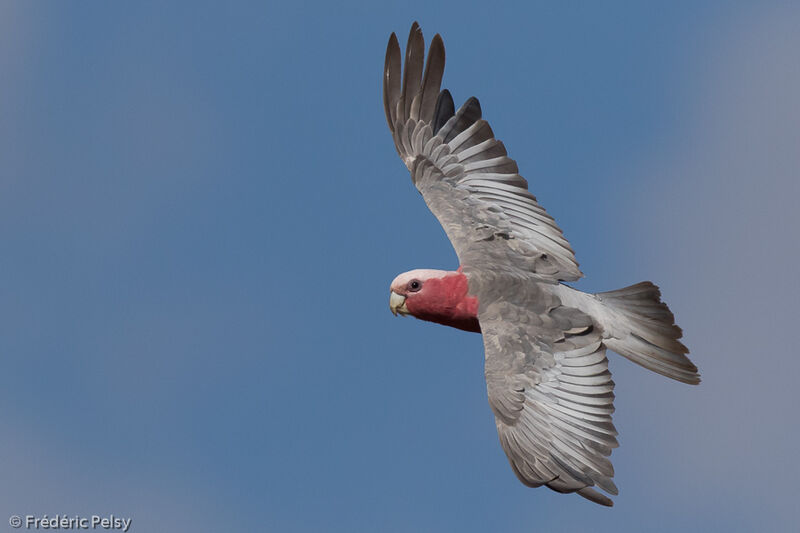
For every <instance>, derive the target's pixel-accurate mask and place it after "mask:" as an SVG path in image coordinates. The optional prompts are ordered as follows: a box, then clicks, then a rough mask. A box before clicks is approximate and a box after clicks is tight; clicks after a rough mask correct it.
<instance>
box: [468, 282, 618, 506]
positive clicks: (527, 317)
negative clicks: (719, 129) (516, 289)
mask: <svg viewBox="0 0 800 533" xmlns="http://www.w3.org/2000/svg"><path fill="white" fill-rule="evenodd" d="M529 287H530V285H529ZM530 293H531V291H528V296H531V294H530ZM534 296H536V297H537V301H538V302H539V305H538V306H537V305H534V306H533V307H534V308H533V309H532V308H531V307H532V306H531V305H530V304H529V303H526V304H525V305H518V304H516V303H513V302H511V301H508V299H507V298H508V295H503V297H502V298H498V299H495V300H489V299H488V296H487V295H485V294H484V295H482V296H481V297H482V298H483V299H486V300H487V301H486V302H484V300H483V299H482V300H481V311H480V312H479V320H480V324H481V331H482V332H483V339H484V347H485V350H486V387H487V391H488V395H489V404H490V405H491V407H492V410H493V411H494V415H495V421H496V424H497V433H498V435H499V437H500V443H501V445H502V447H503V450H504V451H505V452H506V455H507V456H508V460H509V463H510V464H511V468H512V469H513V471H514V473H515V474H516V475H517V477H518V478H519V479H520V481H522V482H523V483H524V484H526V485H528V486H531V487H538V486H541V485H546V486H547V487H549V488H551V489H553V490H555V491H558V492H564V493H568V492H577V493H578V494H580V495H581V496H583V497H585V498H588V499H590V500H592V501H594V502H597V503H600V504H602V505H608V506H611V505H613V502H612V501H611V500H610V499H609V498H608V497H606V496H605V495H603V494H601V493H600V492H598V491H596V490H594V488H593V487H598V488H600V489H602V490H603V491H605V492H607V493H609V494H612V495H616V494H617V487H616V486H615V485H614V482H613V481H612V479H611V478H612V477H613V476H614V468H613V466H612V465H611V461H610V460H609V459H608V456H609V455H610V454H611V450H612V449H613V448H616V447H617V439H616V434H617V432H616V430H615V428H614V425H613V423H612V421H611V414H612V413H613V411H614V406H613V401H614V392H613V389H614V382H613V381H612V380H611V373H610V372H609V371H608V360H607V359H606V355H605V351H606V350H605V346H603V343H602V337H601V334H602V332H601V331H600V330H599V328H598V327H596V326H595V325H594V324H593V323H592V320H591V318H590V317H589V316H588V315H586V314H584V313H582V312H581V311H579V310H577V309H574V308H568V307H563V306H560V305H559V304H558V301H557V300H554V299H552V298H550V299H548V297H547V295H546V294H544V295H543V294H537V295H534ZM517 301H520V300H519V299H517Z"/></svg>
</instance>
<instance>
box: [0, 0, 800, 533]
mask: <svg viewBox="0 0 800 533" xmlns="http://www.w3.org/2000/svg"><path fill="white" fill-rule="evenodd" d="M230 4H233V5H230ZM491 4H492V5H491V6H489V3H486V2H482V3H480V4H471V3H469V2H464V1H459V2H450V3H448V5H437V6H431V5H430V2H404V3H402V4H401V3H396V4H395V5H394V6H392V7H385V6H384V7H381V6H378V5H376V4H375V3H374V2H324V3H323V2H320V3H313V4H302V3H295V4H293V6H291V7H290V6H289V5H288V4H287V3H281V4H280V5H278V4H270V3H269V2H267V3H264V2H252V3H228V4H226V5H225V6H224V7H222V6H220V5H214V4H211V3H203V2H192V3H185V4H171V5H166V4H164V3H163V2H152V3H148V2H137V3H135V4H133V3H118V2H112V3H108V2H93V3H92V2H81V3H77V2H71V3H68V2H57V3H53V2H48V3H34V2H2V3H0V73H2V75H0V249H1V250H2V253H1V254H0V302H2V304H1V305H0V406H1V407H0V410H1V412H2V423H3V430H2V432H0V480H1V481H0V531H5V530H9V531H11V529H10V528H9V527H8V526H7V525H5V524H6V520H7V517H8V516H10V515H11V514H20V515H25V514H35V515H39V516H40V515H43V514H48V515H50V516H52V515H55V514H57V513H60V514H68V515H75V514H82V515H84V516H85V515H91V514H108V513H114V514H116V515H117V516H123V517H132V518H133V526H132V531H134V532H142V533H143V532H151V531H170V532H181V531H187V532H189V531H191V532H196V531H281V532H315V531H348V532H349V531H388V532H411V531H414V532H417V531H422V532H424V531H459V532H472V531H474V532H482V531H489V530H492V531H514V532H536V531H547V532H549V533H555V532H562V531H563V532H573V531H579V530H582V531H614V532H640V531H645V530H646V531H663V532H669V531H676V530H682V531H756V530H759V531H790V530H793V528H794V527H796V524H797V520H798V513H797V502H796V496H797V494H798V486H797V479H798V478H799V477H800V467H798V462H797V449H798V441H799V440H800V429H799V428H800V416H798V413H797V403H798V400H797V396H798V395H797V392H796V383H797V378H798V375H800V354H798V351H797V347H796V338H797V327H798V326H797V318H798V315H799V314H798V304H797V302H798V301H800V289H799V287H800V283H798V281H797V274H796V272H797V268H798V267H797V265H798V260H800V251H799V249H800V247H799V246H798V230H800V214H798V208H797V198H798V197H799V196H800V194H799V193H800V187H798V179H797V178H798V172H799V171H800V155H799V154H800V62H798V50H800V33H798V31H797V28H798V27H800V8H798V7H797V4H796V3H794V5H791V3H789V2H786V3H769V6H767V5H766V4H767V3H761V2H760V3H756V2H724V3H723V2H712V3H702V2H671V3H669V7H667V6H665V5H664V3H658V4H656V3H648V2H617V3H603V5H602V6H600V5H599V4H597V3H592V2H586V3H583V4H582V5H571V6H566V5H561V3H559V5H556V3H555V2H549V3H544V2H531V3H525V5H524V6H523V5H522V3H520V5H517V6H514V7H504V6H500V5H495V3H491ZM414 20H419V22H420V24H421V25H422V29H423V31H424V32H425V35H426V37H427V40H428V41H429V40H430V38H431V37H432V36H433V34H434V33H436V32H439V33H441V34H442V36H443V37H444V42H445V46H446V47H447V53H448V67H447V69H446V72H445V81H444V85H445V86H446V87H448V88H450V90H451V91H452V93H453V95H454V97H455V99H456V100H457V101H458V102H462V101H463V100H464V99H466V98H467V97H469V96H471V95H476V96H478V97H479V98H480V99H481V102H482V104H483V109H484V114H485V116H486V118H488V120H489V121H490V122H491V124H492V126H493V129H494V131H495V132H496V134H497V135H498V137H499V138H500V139H502V140H503V141H504V142H505V144H506V147H507V148H508V150H509V153H510V154H511V155H512V157H514V158H515V159H516V160H517V161H518V163H519V166H520V169H521V173H522V174H523V175H524V176H525V177H526V178H527V179H528V180H529V182H530V184H531V189H532V190H533V192H534V193H535V194H536V195H537V196H538V197H539V199H540V201H541V202H542V203H543V205H544V206H545V207H546V208H547V209H548V211H549V212H550V213H551V214H553V215H554V216H555V217H556V219H557V220H558V222H559V224H560V226H561V227H562V228H563V229H564V231H565V233H566V235H567V237H568V238H569V239H570V240H571V242H572V244H573V246H574V248H575V250H576V252H577V256H578V260H579V261H580V262H581V267H582V269H583V271H584V272H585V273H586V274H587V278H586V279H585V280H583V281H581V282H580V283H578V284H577V287H579V288H581V289H583V290H590V291H599V290H609V289H614V288H618V287H621V286H624V285H628V284H631V283H634V282H637V281H640V280H644V279H652V280H653V281H655V282H656V283H658V284H659V285H660V286H661V288H662V290H663V293H664V296H665V299H666V301H667V302H668V303H669V304H670V306H671V308H672V309H673V311H674V312H675V314H676V316H677V319H678V322H679V324H680V325H681V326H682V327H683V329H684V332H685V340H686V343H687V344H688V345H689V347H690V348H691V349H692V353H693V357H694V359H695V361H696V362H697V364H698V365H699V367H700V369H701V372H702V374H703V378H704V381H703V383H702V385H701V386H700V387H697V388H691V387H688V386H685V385H682V384H679V383H673V382H669V381H668V380H666V379H664V378H662V377H660V376H657V375H655V374H650V373H648V372H646V371H644V370H642V369H640V368H638V367H636V366H635V365H633V364H631V363H629V362H627V361H625V360H623V359H622V358H620V357H618V356H616V355H611V358H612V361H611V365H612V371H613V372H614V374H615V381H616V383H617V388H616V392H617V402H616V405H617V413H616V415H615V423H616V425H617V428H618V429H619V431H620V442H621V447H620V448H619V449H618V450H616V451H615V452H614V454H613V460H614V464H615V466H616V477H615V480H616V482H617V484H618V485H619V487H620V490H621V493H620V495H619V497H618V498H616V506H615V507H614V508H613V509H611V510H609V509H606V508H602V507H599V506H596V505H593V504H591V503H589V502H587V501H585V500H583V499H582V498H579V497H577V496H563V495H559V494H556V493H553V492H550V491H548V490H546V489H537V490H532V489H527V488H525V487H523V486H522V485H521V484H520V483H519V482H518V481H517V480H516V478H515V477H514V475H513V474H512V472H511V470H510V468H509V467H508V464H507V461H506V458H505V456H504V455H503V452H502V450H501V448H500V445H499V443H498V440H497V436H496V432H495V428H494V421H493V417H492V414H491V411H490V409H489V406H488V404H487V402H486V396H485V395H486V391H485V385H484V382H483V355H482V353H483V350H482V344H481V340H480V337H479V336H477V335H471V334H467V333H463V332H459V331H456V330H448V329H447V328H443V327H440V326H434V325H430V324H425V323H422V322H419V321H415V320H412V319H404V320H401V319H397V318H394V317H392V315H391V314H390V313H389V310H388V307H387V305H388V286H389V282H390V281H391V280H392V278H393V277H394V276H395V275H396V274H398V273H399V272H402V271H405V270H408V269H411V268H416V267H433V268H436V267H440V268H455V267H456V259H455V254H454V253H453V251H452V249H451V247H450V245H449V243H448V242H447V240H446V237H445V236H444V233H443V231H442V230H441V228H440V227H439V225H438V223H437V222H436V220H435V219H434V218H433V216H432V215H431V214H430V213H429V212H428V211H427V209H426V207H425V205H424V203H423V202H422V200H421V198H420V197H419V195H418V194H417V193H416V191H415V190H414V189H413V186H412V184H411V182H410V179H409V177H408V174H407V172H406V170H405V168H404V166H403V165H402V163H401V162H400V160H399V159H398V158H397V155H396V153H395V150H394V148H393V145H392V142H391V139H390V136H389V133H388V130H387V128H386V124H385V120H384V116H383V107H382V103H381V95H380V83H381V69H382V67H383V56H384V51H385V45H386V41H387V39H388V36H389V34H390V33H391V32H392V31H395V32H398V34H399V35H400V40H401V42H402V43H403V44H405V38H406V35H407V32H408V29H409V27H410V25H411V23H412V22H413V21H414Z"/></svg>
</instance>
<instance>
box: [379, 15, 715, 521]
mask: <svg viewBox="0 0 800 533" xmlns="http://www.w3.org/2000/svg"><path fill="white" fill-rule="evenodd" d="M424 56H425V41H424V39H423V36H422V31H421V30H420V28H419V25H418V24H417V23H416V22H415V23H414V24H413V25H412V27H411V32H410V34H409V36H408V44H407V46H406V53H405V64H404V66H403V65H402V63H403V61H402V57H401V52H400V46H399V44H398V42H397V36H396V35H395V34H394V33H392V35H391V37H390V38H389V44H388V47H387V49H386V63H385V66H384V73H383V103H384V108H385V112H386V120H387V122H388V123H389V129H390V130H391V132H392V138H393V139H394V145H395V148H397V152H398V154H400V158H401V159H402V160H403V162H404V163H405V165H406V167H408V170H409V171H410V172H411V180H412V181H413V183H414V185H415V186H416V187H417V189H418V190H419V192H420V193H421V194H422V197H423V198H424V200H425V203H426V204H427V205H428V208H429V209H430V210H431V211H432V212H433V214H434V215H435V216H436V218H437V219H438V220H439V223H440V224H441V225H442V227H443V228H444V230H445V232H446V233H447V237H448V238H449V239H450V242H451V243H452V245H453V248H455V251H456V255H457V256H458V260H459V263H460V266H459V268H458V269H457V270H455V271H444V270H430V269H421V270H412V271H410V272H406V273H404V274H400V275H399V276H397V277H396V278H395V279H394V281H393V282H392V284H391V294H390V299H389V306H390V309H391V310H392V312H393V313H394V314H395V315H397V314H401V315H411V316H414V317H416V318H419V319H421V320H427V321H430V322H436V323H439V324H443V325H446V326H451V327H454V328H458V329H462V330H466V331H472V332H479V333H481V334H482V335H483V344H484V351H485V360H486V362H485V375H486V389H487V392H488V395H489V405H490V406H491V408H492V411H493V413H494V416H495V422H496V425H497V433H498V436H499V437H500V444H501V446H502V448H503V450H504V451H505V453H506V455H507V456H508V461H509V463H510V464H511V468H512V470H513V471H514V473H515V474H516V475H517V477H518V478H519V480H520V481H521V482H522V483H524V484H525V485H527V486H529V487H540V486H542V485H545V486H547V487H549V488H551V489H553V490H555V491H557V492H561V493H573V492H575V493H578V494H579V495H581V496H583V497H584V498H587V499H589V500H591V501H593V502H596V503H599V504H601V505H607V506H611V505H613V502H612V500H611V499H610V498H609V497H608V496H606V495H605V494H603V493H602V492H600V491H598V490H596V489H600V490H602V491H604V492H605V493H607V494H609V495H617V494H618V491H617V487H616V485H615V484H614V482H613V481H612V478H613V476H614V467H613V466H612V464H611V461H610V460H609V459H608V457H609V456H610V455H611V450H612V449H614V448H616V447H617V446H618V444H617V439H616V435H617V431H616V429H615V428H614V424H613V423H612V421H611V414H612V413H613V412H614V405H613V402H614V382H613V381H612V380H611V373H610V372H609V371H608V360H607V359H606V349H610V350H613V351H614V352H616V353H618V354H620V355H622V356H623V357H626V358H628V359H630V360H631V361H633V362H634V363H637V364H639V365H641V366H643V367H645V368H647V369H649V370H652V371H654V372H657V373H659V374H661V375H663V376H666V377H668V378H672V379H674V380H677V381H681V382H683V383H688V384H692V385H695V384H698V383H699V382H700V375H699V374H698V372H697V367H696V366H695V365H694V364H692V362H691V361H690V360H689V358H688V357H686V354H687V353H688V352H689V351H688V349H687V348H686V346H684V345H683V344H682V343H681V342H680V341H679V340H678V339H680V338H681V336H682V333H681V329H680V328H679V327H678V326H677V325H675V322H674V317H673V315H672V313H671V312H670V310H669V308H668V307H667V306H666V305H665V304H664V303H662V302H661V294H660V291H659V289H658V287H657V286H655V285H654V284H653V283H651V282H649V281H645V282H642V283H637V284H636V285H631V286H630V287H626V288H624V289H619V290H616V291H610V292H602V293H599V294H589V293H585V292H582V291H579V290H577V289H574V288H572V287H569V286H568V285H565V284H564V282H569V281H575V280H578V279H580V278H581V277H583V274H582V273H581V271H580V270H579V269H578V262H577V261H576V260H575V254H574V252H573V251H572V248H571V247H570V244H569V242H567V240H566V239H565V238H564V235H563V233H562V231H561V230H560V229H559V227H558V226H557V225H556V223H555V220H553V218H552V217H551V216H550V215H548V214H547V212H546V211H545V210H544V208H542V207H541V206H540V205H539V203H538V202H537V201H536V197H535V196H534V195H533V194H531V193H530V192H529V191H528V183H527V181H526V180H525V179H523V178H522V177H521V176H520V175H519V170H518V168H517V164H516V162H514V160H513V159H511V158H510V157H509V156H508V154H507V152H506V149H505V147H504V146H503V143H502V142H500V141H498V140H497V139H495V137H494V133H493V132H492V129H491V128H490V127H489V123H488V122H486V121H485V120H483V119H482V118H481V107H480V104H479V103H478V100H477V99H476V98H474V97H473V98H470V99H468V100H467V101H466V102H465V103H464V104H463V105H462V106H461V107H460V108H459V109H458V111H456V109H455V106H454V104H453V98H452V96H451V95H450V92H449V91H448V90H446V89H444V90H441V82H442V75H443V73H444V63H445V52H444V44H443V43H442V39H441V37H440V36H439V35H438V34H437V35H436V36H434V38H433V40H432V42H431V44H430V49H429V50H428V59H427V61H425V57H424Z"/></svg>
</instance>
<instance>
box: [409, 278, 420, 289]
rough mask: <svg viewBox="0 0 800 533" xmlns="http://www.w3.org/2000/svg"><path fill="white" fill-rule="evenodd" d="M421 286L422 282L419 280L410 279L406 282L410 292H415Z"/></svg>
mask: <svg viewBox="0 0 800 533" xmlns="http://www.w3.org/2000/svg"><path fill="white" fill-rule="evenodd" d="M421 288H422V283H421V282H420V281H419V280H416V279H412V280H411V281H409V282H408V290H409V291H411V292H417V291H418V290H420V289H421Z"/></svg>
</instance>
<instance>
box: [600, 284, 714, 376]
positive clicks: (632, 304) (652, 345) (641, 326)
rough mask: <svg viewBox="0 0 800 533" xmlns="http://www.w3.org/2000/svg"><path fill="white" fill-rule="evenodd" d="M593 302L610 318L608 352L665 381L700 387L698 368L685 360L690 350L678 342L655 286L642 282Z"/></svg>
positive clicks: (678, 331)
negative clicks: (610, 351) (651, 372)
mask: <svg viewBox="0 0 800 533" xmlns="http://www.w3.org/2000/svg"><path fill="white" fill-rule="evenodd" d="M595 298H597V300H599V301H600V302H601V304H602V307H604V308H605V309H606V310H607V311H608V314H610V315H611V317H609V318H611V319H612V320H611V321H610V323H611V324H612V325H611V326H610V327H609V328H607V329H606V332H605V333H606V336H607V338H606V339H605V340H604V343H605V345H606V346H607V347H608V348H610V349H611V350H614V351H615V352H617V353H618V354H620V355H622V356H624V357H627V358H628V359H630V360H631V361H633V362H634V363H636V364H638V365H641V366H643V367H645V368H647V369H650V370H652V371H653V372H658V373H659V374H661V375H663V376H667V377H668V378H672V379H675V380H677V381H682V382H683V383H689V384H690V385H697V384H698V383H700V374H698V372H697V367H696V366H694V364H692V362H691V361H690V360H689V358H688V357H686V354H687V353H689V350H688V349H687V348H686V346H684V345H683V343H681V342H680V341H679V340H678V339H680V338H681V336H682V335H683V332H682V331H681V328H679V327H678V326H677V325H675V317H674V315H673V314H672V312H671V311H670V310H669V307H667V304H665V303H663V302H662V301H661V291H659V290H658V287H657V286H655V285H654V284H652V283H650V282H649V281H643V282H641V283H637V284H636V285H631V286H630V287H625V288H624V289H619V290H616V291H609V292H601V293H599V294H596V295H595ZM604 314H607V313H604ZM604 322H605V321H604Z"/></svg>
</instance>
